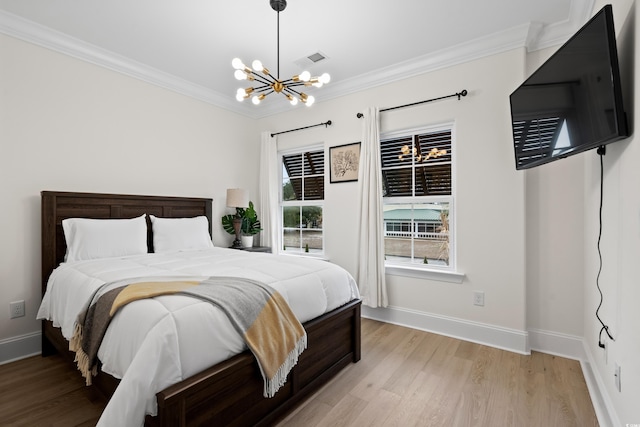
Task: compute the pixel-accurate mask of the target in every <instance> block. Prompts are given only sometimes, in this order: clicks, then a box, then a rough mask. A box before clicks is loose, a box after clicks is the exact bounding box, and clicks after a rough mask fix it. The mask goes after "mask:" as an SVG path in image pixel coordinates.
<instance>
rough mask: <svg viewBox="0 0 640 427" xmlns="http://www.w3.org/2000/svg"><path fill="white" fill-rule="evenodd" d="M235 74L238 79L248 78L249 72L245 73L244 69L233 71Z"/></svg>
mask: <svg viewBox="0 0 640 427" xmlns="http://www.w3.org/2000/svg"><path fill="white" fill-rule="evenodd" d="M233 75H234V77H235V78H236V80H247V73H245V72H244V71H242V70H236V71H235V73H233Z"/></svg>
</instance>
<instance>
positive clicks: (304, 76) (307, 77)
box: [299, 71, 311, 82]
mask: <svg viewBox="0 0 640 427" xmlns="http://www.w3.org/2000/svg"><path fill="white" fill-rule="evenodd" d="M299 77H300V80H302V81H303V82H308V81H309V80H310V79H311V73H310V72H308V71H303V72H302V73H300V76H299Z"/></svg>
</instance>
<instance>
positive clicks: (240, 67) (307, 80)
mask: <svg viewBox="0 0 640 427" xmlns="http://www.w3.org/2000/svg"><path fill="white" fill-rule="evenodd" d="M269 2H270V4H271V8H272V9H273V10H275V11H276V12H277V13H278V24H277V32H278V39H277V44H278V51H277V53H278V58H277V65H278V68H277V73H276V77H274V76H273V75H272V74H271V72H270V71H269V70H268V69H267V68H265V67H264V66H263V65H262V62H260V61H259V60H257V59H256V60H255V61H253V62H252V63H251V67H252V68H249V67H247V66H246V65H245V64H244V63H243V62H242V60H241V59H239V58H234V59H233V61H232V62H231V65H232V66H233V68H235V69H236V71H235V73H234V76H235V78H236V79H238V80H249V81H252V82H256V86H255V87H254V86H250V87H248V88H244V89H243V88H240V89H238V92H237V93H236V99H237V100H238V101H244V100H245V99H247V98H251V101H252V102H253V103H254V104H255V105H258V104H260V101H262V100H263V99H264V98H265V97H266V96H267V95H269V94H270V93H273V92H276V93H281V94H283V95H284V96H285V97H286V98H287V99H288V100H289V102H290V103H291V105H296V104H297V103H298V101H300V102H302V103H303V104H306V105H307V106H308V107H309V106H311V105H312V104H313V103H314V101H315V98H314V97H313V96H311V95H307V94H306V93H304V92H301V91H300V90H299V88H300V86H314V87H322V86H323V85H325V84H327V83H329V81H330V80H331V77H330V76H329V74H327V73H324V74H322V75H321V76H319V77H311V74H310V73H309V72H308V71H303V72H302V73H300V74H299V75H295V76H293V77H291V78H289V79H286V80H280V12H281V11H283V10H284V9H285V8H286V7H287V2H286V0H269Z"/></svg>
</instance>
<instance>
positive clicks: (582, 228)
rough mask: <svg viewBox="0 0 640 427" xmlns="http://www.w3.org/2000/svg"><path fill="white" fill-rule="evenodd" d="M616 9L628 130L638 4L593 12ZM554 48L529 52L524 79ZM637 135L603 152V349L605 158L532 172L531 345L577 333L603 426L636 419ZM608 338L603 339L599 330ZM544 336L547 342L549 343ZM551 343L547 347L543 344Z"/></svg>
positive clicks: (639, 378) (624, 1)
mask: <svg viewBox="0 0 640 427" xmlns="http://www.w3.org/2000/svg"><path fill="white" fill-rule="evenodd" d="M606 3H611V4H612V5H613V13H614V21H615V27H616V30H617V42H618V53H619V60H620V67H621V76H622V80H623V89H624V96H625V99H624V101H625V108H626V111H627V116H628V118H629V121H630V123H631V125H632V130H633V123H638V119H639V115H638V113H637V112H636V111H635V110H636V109H635V100H636V99H638V96H637V95H638V89H637V86H636V83H635V81H634V80H635V75H637V71H636V70H637V65H636V63H637V61H636V57H637V45H638V42H637V40H638V35H636V33H637V31H636V30H635V26H636V22H638V10H637V6H636V5H635V4H634V2H633V1H630V0H617V1H607V2H602V1H598V2H596V4H595V6H594V9H593V12H594V13H595V12H597V11H599V10H600V9H601V8H602V7H603V6H604V5H605V4H606ZM553 51H555V49H549V50H546V51H542V52H536V53H534V54H530V55H528V57H527V61H528V64H527V71H528V73H530V72H532V71H533V70H535V68H536V67H537V66H538V65H540V64H541V63H542V62H543V61H544V60H545V59H546V58H547V57H548V56H550V55H551V53H553ZM634 139H636V138H635V137H634V136H632V137H631V138H629V139H626V140H623V141H621V142H616V143H614V144H611V145H608V146H607V154H606V156H605V157H604V203H603V234H602V240H601V250H602V256H603V269H602V274H601V277H600V281H599V283H600V287H601V289H602V292H603V295H604V302H603V305H602V308H601V309H600V311H599V314H600V317H601V318H602V319H603V321H604V322H605V324H607V325H608V326H609V327H610V330H611V332H612V334H613V336H614V338H615V341H610V340H608V339H605V343H606V347H607V348H606V350H602V349H601V348H600V347H599V346H598V335H599V332H600V329H601V325H600V323H599V322H598V321H597V319H596V317H595V311H596V308H597V307H598V304H599V303H600V294H599V292H598V290H597V287H596V277H597V275H598V268H599V257H598V252H597V239H598V229H599V203H600V162H599V156H598V155H597V154H596V152H595V151H589V152H586V153H582V154H580V155H578V156H575V157H570V158H568V159H565V160H561V161H558V162H555V163H551V164H548V165H545V166H541V167H538V168H534V169H532V170H529V171H526V189H527V200H526V222H527V312H528V314H527V324H528V329H529V331H530V333H531V335H532V341H533V340H535V343H534V342H532V347H534V348H535V347H538V348H541V349H543V350H548V349H549V347H548V346H547V344H549V343H551V344H553V343H554V341H553V336H558V335H559V336H561V337H562V338H564V339H565V341H566V339H570V338H573V337H577V338H579V339H580V341H581V344H582V345H583V348H582V353H583V354H584V359H585V360H584V361H583V370H584V372H585V377H586V379H587V382H588V384H589V388H590V390H591V392H592V400H593V403H594V406H595V408H596V412H598V414H599V419H600V422H601V424H602V425H612V426H618V425H622V426H624V425H632V424H633V423H638V420H640V408H638V405H637V403H638V396H640V358H639V357H638V354H640V334H639V331H640V313H639V310H638V309H637V306H638V301H640V286H638V284H637V274H636V273H637V268H636V266H637V265H638V259H639V258H640V224H639V222H640V219H639V218H640V194H639V193H638V188H640V185H639V184H640V169H639V168H638V166H637V165H638V164H639V163H640V148H638V147H637V142H636V143H635V144H634ZM603 337H606V334H604V333H603ZM545 340H548V341H545ZM545 347H546V348H545ZM616 363H617V364H619V365H620V366H621V367H622V371H621V378H622V390H621V392H618V391H617V390H616V389H615V385H614V384H615V382H614V375H613V374H614V366H615V364H616Z"/></svg>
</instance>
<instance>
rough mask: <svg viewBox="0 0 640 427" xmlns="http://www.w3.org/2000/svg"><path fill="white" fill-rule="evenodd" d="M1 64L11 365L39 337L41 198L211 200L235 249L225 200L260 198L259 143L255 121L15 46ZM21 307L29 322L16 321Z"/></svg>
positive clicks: (222, 237) (222, 238)
mask: <svg viewBox="0 0 640 427" xmlns="http://www.w3.org/2000/svg"><path fill="white" fill-rule="evenodd" d="M0 57H1V60H0V195H1V200H2V207H1V209H2V221H0V236H1V238H2V244H0V352H3V351H4V354H0V361H3V360H7V359H11V358H12V357H17V356H19V355H12V354H9V353H10V352H9V350H7V349H8V348H10V347H12V346H13V347H15V344H16V341H20V339H21V337H27V338H29V337H32V338H33V334H34V333H35V334H37V332H38V331H39V330H40V322H39V321H36V320H35V315H36V311H37V308H38V306H39V303H40V297H41V294H40V191H42V190H53V191H86V192H108V193H128V194H155V195H167V196H193V197H211V198H213V199H214V208H213V219H214V224H213V230H214V243H215V244H217V245H224V246H227V245H229V244H230V241H231V240H232V239H231V236H229V235H228V234H226V233H224V231H223V230H222V228H221V226H220V225H219V218H220V217H221V216H222V214H223V213H226V212H227V211H228V209H227V208H225V198H226V193H225V191H226V188H228V187H236V186H240V187H244V188H247V189H249V190H250V193H251V196H252V197H256V196H257V187H258V185H257V184H258V183H257V172H255V171H257V168H258V153H259V137H258V132H257V131H256V130H255V129H256V128H255V122H254V121H253V120H250V119H247V118H244V117H242V116H238V115H235V114H232V113H229V112H226V111H224V110H220V109H218V108H215V107H212V106H211V105H208V104H205V103H203V102H200V101H197V100H194V99H191V98H187V97H185V96H182V95H178V94H175V93H173V92H170V91H167V90H164V89H160V88H158V87H155V86H152V85H149V84H147V83H143V82H141V81H139V80H136V79H132V78H130V77H126V76H123V75H121V74H118V73H114V72H111V71H108V70H106V69H103V68H99V67H96V66H94V65H91V64H88V63H85V62H82V61H78V60H76V59H73V58H71V57H69V56H65V55H62V54H59V53H56V52H53V51H50V50H47V49H44V48H41V47H37V46H34V45H31V44H29V43H25V42H23V41H19V40H17V39H14V38H11V37H7V36H4V35H0ZM236 164H237V165H241V166H242V167H238V166H236ZM17 300H25V301H26V316H25V317H22V318H17V319H9V302H11V301H17ZM27 341H29V342H31V343H33V342H35V343H36V344H39V338H37V337H36V339H32V340H29V339H27ZM38 350H39V347H38V348H36V349H35V350H34V349H33V348H31V349H30V350H29V351H38Z"/></svg>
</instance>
